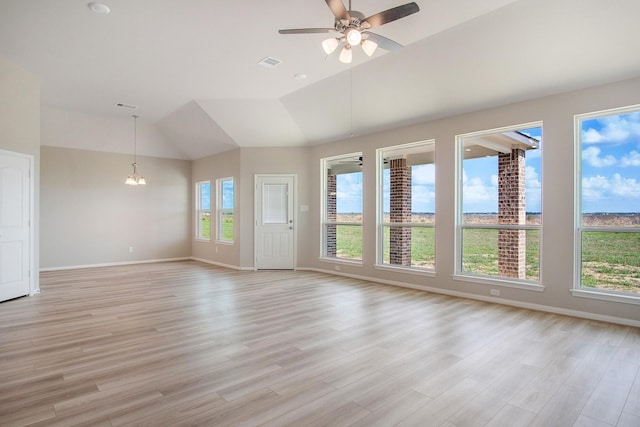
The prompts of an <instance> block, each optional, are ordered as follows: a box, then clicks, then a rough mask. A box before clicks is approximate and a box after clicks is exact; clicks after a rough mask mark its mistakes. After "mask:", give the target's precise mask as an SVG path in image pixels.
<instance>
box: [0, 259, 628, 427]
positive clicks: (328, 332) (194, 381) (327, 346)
mask: <svg viewBox="0 0 640 427" xmlns="http://www.w3.org/2000/svg"><path fill="white" fill-rule="evenodd" d="M41 288H42V293H41V294H40V295H37V296H33V297H28V298H21V299H17V300H13V301H8V302H5V303H2V304H0V366H1V370H0V425H2V426H14V425H15V426H24V425H34V426H51V425H59V426H72V425H93V426H133V425H148V426H164V425H269V426H283V425H292V426H315V425H356V426H391V425H400V426H448V427H452V426H472V425H473V426H482V425H488V426H509V427H515V426H554V425H557V426H615V425H617V426H635V427H637V426H640V373H639V371H640V330H639V329H637V328H631V327H624V326H618V325H612V324H607V323H601V322H593V321H588V320H580V319H575V318H571V317H564V316H559V315H554V314H548V313H541V312H535V311H529V310H522V309H516V308H511V307H507V306H500V305H492V304H487V303H482V302H477V301H471V300H465V299H458V298H451V297H447V296H442V295H435V294H429V293H425V292H419V291H414V290H408V289H402V288H395V287H390V286H384V285H377V284H373V283H368V282H364V281H359V280H354V279H349V278H342V277H335V276H330V275H326V274H320V273H312V272H293V271H263V272H238V271H231V270H226V269H223V268H217V267H213V266H209V265H205V264H200V263H197V262H173V263H159V264H146V265H137V266H125V267H109V268H95V269H87V270H75V271H63V272H48V273H43V274H42V275H41Z"/></svg>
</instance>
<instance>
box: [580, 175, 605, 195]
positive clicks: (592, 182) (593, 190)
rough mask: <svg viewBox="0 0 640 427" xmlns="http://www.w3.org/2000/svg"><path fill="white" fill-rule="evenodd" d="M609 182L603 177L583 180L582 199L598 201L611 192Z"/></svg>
mask: <svg viewBox="0 0 640 427" xmlns="http://www.w3.org/2000/svg"><path fill="white" fill-rule="evenodd" d="M610 189H611V185H610V184H609V180H608V179H607V178H606V177H604V176H601V175H596V176H590V177H587V178H582V197H583V198H584V199H585V200H588V201H598V200H600V199H602V198H603V197H604V195H605V193H607V192H609V190H610Z"/></svg>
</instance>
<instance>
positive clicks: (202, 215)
mask: <svg viewBox="0 0 640 427" xmlns="http://www.w3.org/2000/svg"><path fill="white" fill-rule="evenodd" d="M196 239H201V240H210V239H211V183H210V182H209V181H200V182H196Z"/></svg>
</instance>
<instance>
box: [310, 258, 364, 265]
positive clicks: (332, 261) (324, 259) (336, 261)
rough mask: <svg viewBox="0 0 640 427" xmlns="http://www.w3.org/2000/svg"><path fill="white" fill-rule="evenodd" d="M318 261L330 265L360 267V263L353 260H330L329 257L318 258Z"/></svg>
mask: <svg viewBox="0 0 640 427" xmlns="http://www.w3.org/2000/svg"><path fill="white" fill-rule="evenodd" d="M318 259H319V260H320V261H323V262H330V263H332V264H343V265H351V266H354V267H362V261H355V260H350V259H344V258H330V257H320V258H318Z"/></svg>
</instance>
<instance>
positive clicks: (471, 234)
mask: <svg viewBox="0 0 640 427" xmlns="http://www.w3.org/2000/svg"><path fill="white" fill-rule="evenodd" d="M457 144H458V147H457V148H458V155H457V168H458V199H457V210H456V212H457V218H456V260H457V261H456V263H457V265H456V270H455V271H456V275H457V277H458V278H464V276H472V277H471V278H470V279H471V280H474V281H477V280H478V278H481V277H485V278H488V279H490V280H492V283H496V282H500V283H503V284H506V285H511V286H524V287H527V288H529V289H536V290H542V287H541V286H540V285H539V281H540V233H541V228H542V208H541V200H542V186H541V184H540V181H541V173H542V169H541V155H540V154H541V147H542V127H541V124H539V123H536V124H529V125H523V126H519V127H511V128H503V129H497V130H492V131H485V132H477V133H473V134H467V135H461V136H459V137H458V138H457Z"/></svg>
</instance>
